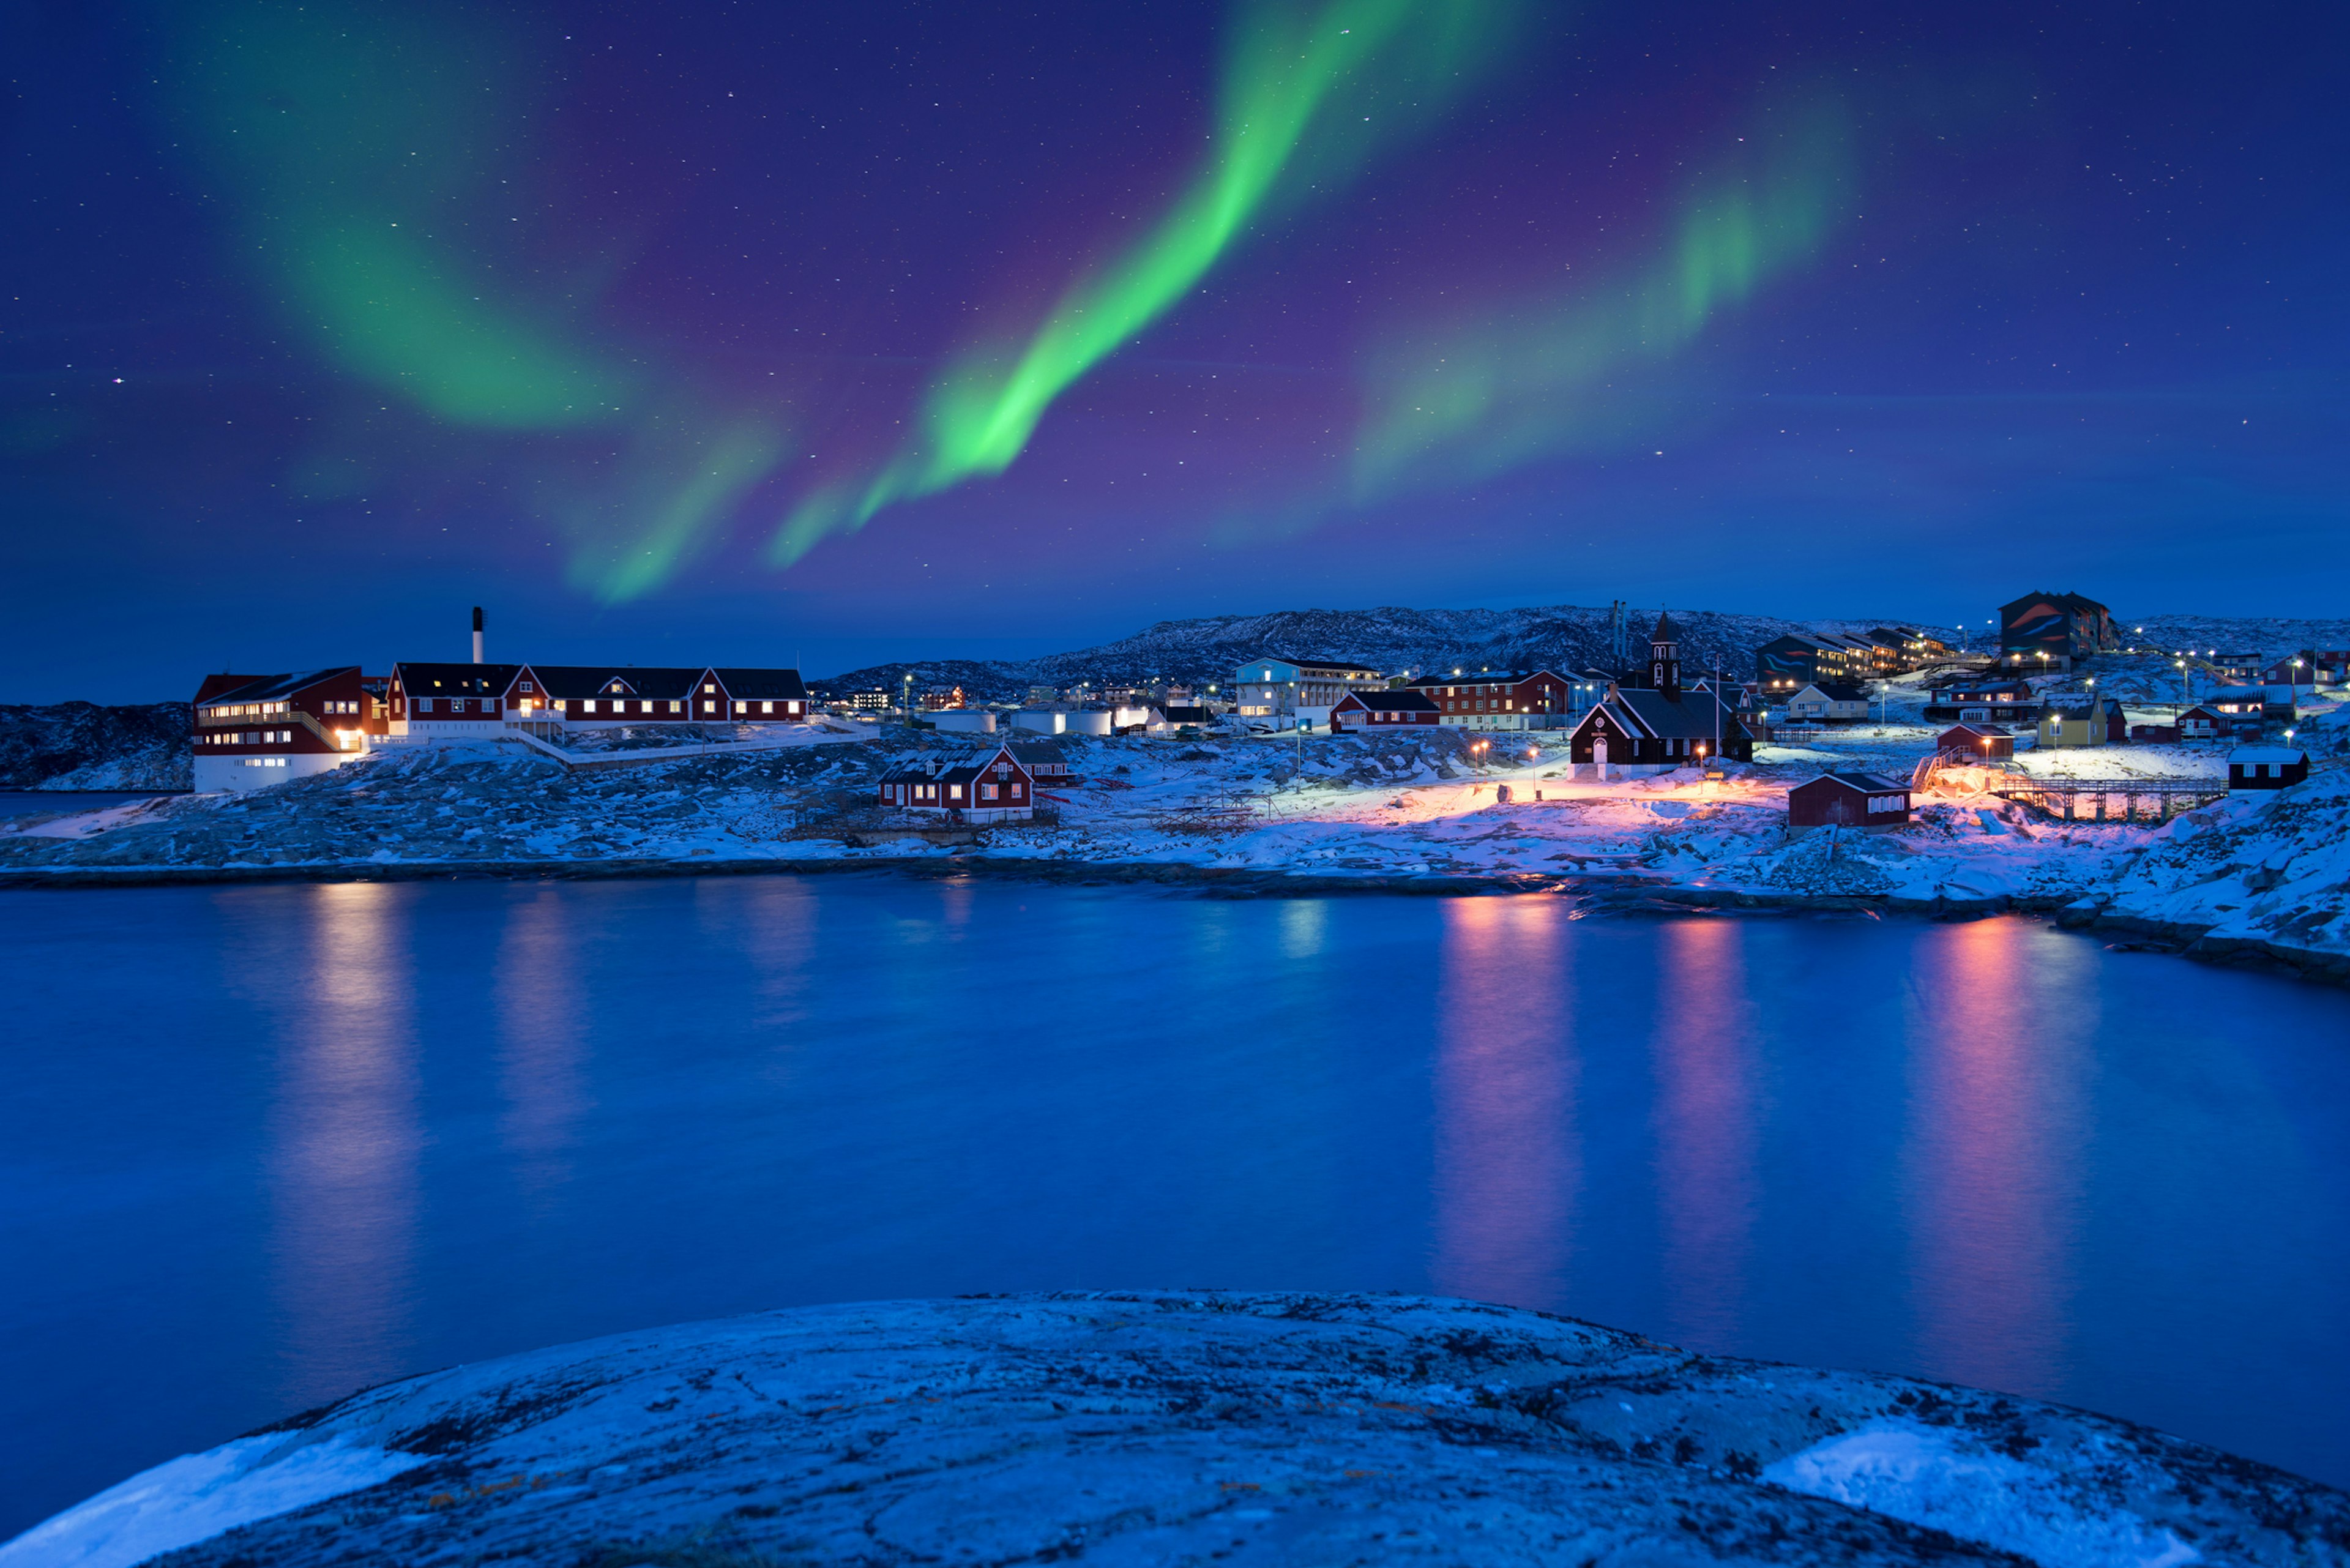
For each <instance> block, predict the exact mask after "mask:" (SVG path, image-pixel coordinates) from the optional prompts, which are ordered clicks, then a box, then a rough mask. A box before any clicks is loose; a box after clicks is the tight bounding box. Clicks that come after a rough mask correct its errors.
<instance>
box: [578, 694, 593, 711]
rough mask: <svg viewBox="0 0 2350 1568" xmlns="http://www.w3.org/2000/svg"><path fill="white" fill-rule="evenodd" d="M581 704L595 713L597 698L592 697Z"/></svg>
mask: <svg viewBox="0 0 2350 1568" xmlns="http://www.w3.org/2000/svg"><path fill="white" fill-rule="evenodd" d="M580 706H581V707H582V708H584V709H586V710H587V711H588V712H590V713H593V712H594V711H596V699H594V698H593V697H590V698H588V699H587V701H584V702H582V703H581V704H580Z"/></svg>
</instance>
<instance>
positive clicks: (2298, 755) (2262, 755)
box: [2228, 746, 2309, 763]
mask: <svg viewBox="0 0 2350 1568" xmlns="http://www.w3.org/2000/svg"><path fill="white" fill-rule="evenodd" d="M2228 760H2229V761H2230V763H2305V762H2307V761H2309V753H2307V752H2304V751H2303V750H2302V749H2301V748H2300V747H2299V746H2238V747H2237V748H2236V749H2235V750H2234V751H2232V752H2230V753H2228Z"/></svg>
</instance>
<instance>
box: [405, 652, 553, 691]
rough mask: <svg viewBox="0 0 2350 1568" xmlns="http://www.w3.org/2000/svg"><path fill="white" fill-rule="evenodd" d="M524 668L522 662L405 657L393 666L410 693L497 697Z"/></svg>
mask: <svg viewBox="0 0 2350 1568" xmlns="http://www.w3.org/2000/svg"><path fill="white" fill-rule="evenodd" d="M521 671H522V666H521V665H519V664H454V663H452V664H440V663H433V664H411V663H410V662H409V661H408V660H406V659H402V660H400V662H399V663H398V664H395V665H393V666H392V667H391V672H392V674H394V675H395V676H397V677H399V679H400V686H401V688H402V689H403V690H405V691H407V692H408V694H409V695H410V696H411V697H442V696H447V697H455V696H461V695H462V696H469V697H495V696H498V695H500V694H501V693H503V692H504V691H505V689H506V688H507V687H509V686H511V685H513V684H514V680H515V676H516V675H517V674H519V673H521Z"/></svg>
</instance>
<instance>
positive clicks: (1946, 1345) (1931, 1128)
mask: <svg viewBox="0 0 2350 1568" xmlns="http://www.w3.org/2000/svg"><path fill="white" fill-rule="evenodd" d="M2037 935H2039V933H2038V932H2037V930H2036V929H2035V928H2033V927H2032V926H2031V925H2029V924H2027V923H2025V922H2023V921H2021V920H1977V921H1973V922H1971V923H1970V924H1967V925H1961V926H1954V927H1950V928H1948V929H1947V931H1946V934H1945V937H1944V940H1942V941H1940V942H1939V943H1938V944H1936V946H1935V947H1934V948H1933V949H1932V950H1930V951H1929V953H1928V954H1927V955H1926V956H1925V957H1924V959H1923V964H1924V965H1925V966H1926V975H1927V981H1926V984H1925V985H1924V986H1923V988H1922V989H1921V993H1920V999H1919V1000H1920V1004H1921V1006H1922V1008H1923V1016H1922V1017H1921V1018H1919V1020H1918V1023H1917V1025H1916V1027H1915V1029H1914V1033H1915V1036H1916V1039H1917V1046H1916V1050H1915V1053H1914V1055H1913V1058H1912V1068H1911V1091H1910V1116H1911V1127H1912V1129H1913V1130H1912V1133H1911V1137H1910V1146H1909V1180H1908V1196H1909V1210H1910V1225H1909V1229H1910V1236H1911V1246H1912V1249H1913V1262H1912V1268H1911V1280H1912V1293H1913V1297H1914V1301H1915V1309H1916V1313H1917V1320H1918V1352H1919V1360H1920V1365H1921V1366H1924V1367H1925V1368H1926V1369H1927V1370H1928V1371H1929V1372H1930V1373H1931V1375H1932V1376H1938V1377H1947V1378H1950V1379H1952V1380H1954V1381H1957V1382H1961V1383H1971V1384H1976V1385H1979V1386H1983V1387H1987V1388H1998V1389H2003V1390H2006V1391H2008V1392H2011V1393H2017V1394H2028V1395H2042V1396H2053V1395H2054V1394H2057V1393H2060V1392H2061V1391H2062V1382H2061V1374H2062V1369H2063V1360H2064V1340H2065V1335H2066V1332H2067V1328H2068V1324H2067V1323H2066V1321H2065V1310H2066V1305H2067V1302H2068V1299H2069V1296H2070V1292H2071V1282H2070V1278H2069V1265H2068V1254H2069V1252H2070V1251H2071V1242H2072V1237H2073V1232H2074V1223H2075V1213H2074V1210H2075V1209H2076V1207H2077V1203H2078V1194H2079V1190H2080V1182H2081V1176H2080V1137H2079V1133H2078V1130H2077V1126H2076V1124H2077V1122H2078V1119H2079V1108H2078V1107H2079V1086H2078V1084H2077V1081H2076V1080H2077V1071H2078V1066H2077V1064H2078V1051H2079V1048H2078V1047H2077V1046H2076V1044H2074V1042H2075V1041H2077V1040H2080V1039H2084V1038H2086V1037H2087V1035H2088V1033H2090V1031H2091V1029H2092V1028H2093V1026H2094V1024H2095V1019H2094V1018H2093V1017H2086V1016H2082V1015H2081V1014H2080V1013H2079V1012H2067V1009H2068V1008H2069V1009H2075V1010H2077V1009H2082V1008H2088V1007H2093V1006H2094V1005H2095V1002H2094V997H2093V993H2092V992H2091V991H2090V988H2089V987H2088V986H2087V985H2085V984H2083V983H2074V984H2069V985H2068V984H2064V983H2063V981H2062V977H2048V978H2047V979H2046V980H2043V982H2042V983H2037V984H2031V985H2027V984H2025V983H2024V976H2023V973H2022V971H2023V969H2024V968H2025V967H2026V966H2027V965H2030V964H2032V963H2033V962H2034V961H2036V958H2037V955H2035V954H2033V953H2032V952H2030V951H2028V950H2027V946H2028V944H2030V943H2031V942H2032V941H2033V939H2034V937H2035V936H2037ZM2029 997H2039V998H2042V999H2043V1001H2044V1000H2045V999H2050V998H2054V999H2059V1001H2060V1003H2061V1004H2060V1005H2059V1006H2058V1007H2057V1008H2055V1009H2054V1010H2053V1011H2038V1010H2035V1009H2034V1007H2033V1005H2032V1003H2031V1002H2028V1001H2027V1000H2026V999H2027V998H2029Z"/></svg>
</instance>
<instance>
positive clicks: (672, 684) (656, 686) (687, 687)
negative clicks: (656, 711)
mask: <svg viewBox="0 0 2350 1568" xmlns="http://www.w3.org/2000/svg"><path fill="white" fill-rule="evenodd" d="M530 672H531V673H532V674H534V675H536V676H537V677H538V683H539V684H540V685H541V686H543V687H545V688H546V694H547V695H548V696H549V697H671V698H678V697H691V695H693V689H694V687H695V686H696V685H697V684H699V683H700V681H701V680H702V671H701V670H684V669H677V668H672V667H668V666H660V665H654V666H645V665H636V664H622V665H613V664H534V665H532V666H530Z"/></svg>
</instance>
